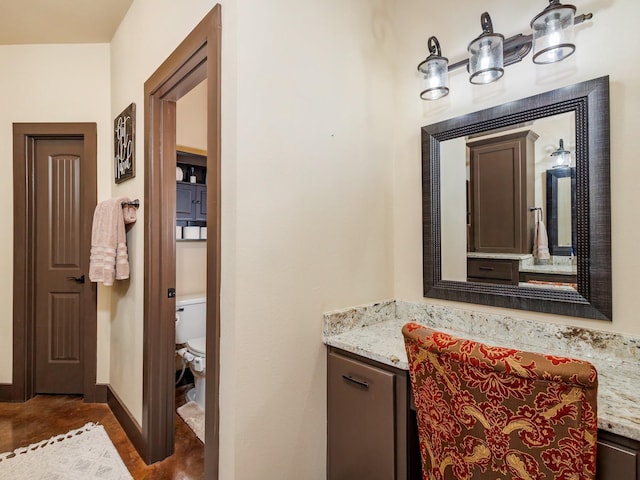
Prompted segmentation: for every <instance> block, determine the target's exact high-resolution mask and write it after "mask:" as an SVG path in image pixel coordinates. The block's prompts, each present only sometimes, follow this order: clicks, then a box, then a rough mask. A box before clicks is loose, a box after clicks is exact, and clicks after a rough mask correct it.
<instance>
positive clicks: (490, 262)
mask: <svg viewBox="0 0 640 480" xmlns="http://www.w3.org/2000/svg"><path fill="white" fill-rule="evenodd" d="M467 276H468V277H471V278H478V279H492V280H507V281H509V282H515V283H514V285H517V284H518V261H517V260H503V259H486V258H469V259H467Z"/></svg>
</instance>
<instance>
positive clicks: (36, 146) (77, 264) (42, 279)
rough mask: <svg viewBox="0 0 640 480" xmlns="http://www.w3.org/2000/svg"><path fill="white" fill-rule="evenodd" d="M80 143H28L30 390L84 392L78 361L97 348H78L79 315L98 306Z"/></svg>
mask: <svg viewBox="0 0 640 480" xmlns="http://www.w3.org/2000/svg"><path fill="white" fill-rule="evenodd" d="M83 148H84V147H83V139H82V138H81V137H80V138H77V137H75V138H68V137H58V138H36V139H35V140H34V143H33V153H34V155H33V158H34V163H35V165H34V167H35V168H34V171H35V172H34V173H35V184H34V186H35V188H34V196H35V199H34V200H35V207H36V208H35V215H34V216H35V219H34V220H35V242H34V245H35V278H36V280H35V365H36V369H35V393H58V394H73V393H77V394H82V393H83V380H84V365H83V362H84V361H85V356H86V355H89V354H92V355H95V352H84V351H83V348H82V346H83V338H84V335H85V334H86V333H87V332H86V331H85V327H84V323H85V322H84V320H85V318H86V317H88V312H90V311H91V310H90V309H91V308H93V309H94V310H95V304H93V302H94V297H93V295H92V293H91V284H90V283H89V281H88V278H87V274H88V267H89V265H88V262H89V250H90V246H91V245H90V244H91V222H92V216H93V209H94V207H95V197H93V192H92V188H89V187H88V186H89V185H91V182H93V183H94V184H95V178H87V176H89V177H91V175H90V174H89V173H88V172H89V171H90V170H91V168H83ZM85 170H86V172H84V171H85ZM83 173H84V175H83ZM84 186H87V187H84ZM92 304H93V305H92Z"/></svg>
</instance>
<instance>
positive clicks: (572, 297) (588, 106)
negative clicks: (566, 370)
mask: <svg viewBox="0 0 640 480" xmlns="http://www.w3.org/2000/svg"><path fill="white" fill-rule="evenodd" d="M563 115H564V116H566V117H568V118H569V119H570V122H571V123H572V125H574V127H573V128H574V131H573V132H572V133H571V136H567V134H566V132H565V133H562V135H563V136H564V138H565V141H566V142H567V143H570V144H571V145H572V146H573V150H574V153H573V155H574V157H575V233H572V235H575V248H574V253H575V258H573V259H572V260H571V261H572V262H574V264H575V266H574V267H573V268H574V269H575V278H576V281H575V284H571V285H573V286H572V287H571V286H567V285H560V286H556V285H555V283H557V282H536V283H533V282H531V283H530V282H522V281H521V279H522V273H523V272H518V268H519V267H518V262H522V260H520V259H519V257H515V259H514V257H513V256H511V257H509V258H508V259H505V258H494V260H495V261H496V262H498V264H497V265H498V266H497V268H495V269H494V266H493V265H492V266H491V267H489V266H484V267H483V266H482V264H480V265H479V266H476V267H473V268H476V269H477V270H478V271H480V272H481V273H482V272H484V273H487V272H489V273H490V275H498V273H499V272H500V271H502V270H505V271H506V272H507V275H506V276H508V275H511V276H512V277H513V278H511V279H510V280H509V279H507V280H504V281H503V280H500V283H498V282H493V281H483V280H480V281H478V280H477V279H475V277H474V276H473V275H470V269H471V268H472V267H471V263H470V257H471V256H472V253H473V252H469V251H468V250H469V249H468V247H467V246H466V245H468V244H469V240H468V237H469V233H468V219H469V218H470V217H472V215H470V214H469V212H468V211H465V208H466V207H465V203H466V204H468V203H469V201H468V198H469V190H468V188H469V187H468V185H469V183H468V181H467V179H466V178H465V171H464V170H465V158H466V160H467V161H468V159H469V148H468V147H466V145H467V142H469V140H471V139H474V138H477V137H478V136H480V135H487V134H494V135H510V134H511V133H510V132H511V131H512V130H513V129H516V130H523V129H527V130H533V131H535V130H536V129H538V128H539V127H538V126H537V122H541V121H547V120H548V119H550V118H552V117H556V116H563ZM540 128H541V127H540ZM609 128H610V127H609V77H608V76H606V77H601V78H597V79H594V80H589V81H585V82H582V83H578V84H574V85H570V86H567V87H563V88H559V89H556V90H553V91H550V92H546V93H542V94H539V95H535V96H532V97H528V98H524V99H521V100H516V101H513V102H509V103H506V104H504V105H499V106H496V107H492V108H489V109H486V110H482V111H478V112H474V113H470V114H467V115H463V116H460V117H456V118H452V119H450V120H445V121H442V122H438V123H435V124H432V125H428V126H425V127H423V128H422V202H423V205H422V207H423V219H422V224H423V286H424V296H425V297H430V298H440V299H445V300H453V301H459V302H467V303H476V304H483V305H491V306H496V307H506V308H515V309H523V310H532V311H538V312H545V313H553V314H560V315H569V316H575V317H585V318H593V319H602V320H611V317H612V302H611V203H610V185H609V147H610V140H609ZM534 133H535V132H534ZM529 137H532V138H534V140H535V139H536V138H537V133H536V135H534V136H531V135H529ZM456 145H457V147H456ZM454 147H456V148H458V149H460V148H461V150H456V148H454ZM465 148H466V150H465ZM522 149H524V147H522ZM459 157H462V160H461V161H460V160H459ZM536 161H537V159H534V160H533V162H534V163H535V162H536ZM458 165H460V166H458ZM466 168H467V170H468V167H466ZM449 171H458V174H457V175H451V174H450V173H447V172H449ZM514 178H515V177H514ZM451 179H455V182H454V183H455V184H456V185H461V187H460V188H459V189H458V188H457V187H452V185H450V182H451ZM534 180H535V179H534ZM472 190H473V188H472ZM452 192H453V193H452ZM474 198H477V195H474ZM533 202H536V200H534V201H533ZM541 202H543V201H542V200H541ZM531 203H532V201H531V200H530V199H527V200H526V201H522V202H520V203H519V205H521V207H522V208H521V212H520V213H519V215H520V216H521V218H522V219H524V220H518V221H517V222H514V223H517V224H518V226H520V222H522V221H525V220H526V221H527V222H528V221H530V218H531V217H527V213H526V212H533V211H535V210H539V209H540V208H537V207H541V206H542V205H537V204H535V203H534V204H533V205H532V204H531ZM458 204H460V205H461V207H460V209H458V210H456V205H458ZM543 205H544V203H543ZM458 211H459V212H460V214H458V213H457V212H458ZM530 214H531V213H529V215H530ZM452 218H454V219H455V221H454V223H455V224H456V226H455V228H454V229H453V231H457V232H459V233H457V234H455V235H451V234H450V233H449V232H451V231H452V230H451V228H449V227H448V226H447V225H448V223H451V222H450V221H451V219H452ZM443 219H444V220H445V226H447V228H445V238H444V241H443V229H442V225H443V223H442V222H443ZM458 219H459V220H458ZM456 229H457V230H456ZM524 235H525V236H527V235H530V236H531V238H533V231H532V230H526V231H525V233H524ZM463 238H464V241H462V240H461V241H460V242H457V243H461V244H462V245H461V246H460V248H458V250H457V252H458V253H457V254H456V253H455V252H454V254H451V250H452V249H453V247H452V244H455V243H456V242H452V241H451V240H453V239H463ZM443 245H444V247H445V255H444V256H443ZM476 255H477V254H476ZM492 255H493V256H494V257H499V256H500V254H495V253H494V254H492ZM511 255H513V254H511ZM521 256H522V257H527V256H530V255H529V254H528V253H526V252H525V253H522V254H521ZM485 257H489V255H487V254H485ZM455 264H459V266H460V268H458V269H457V270H456V268H452V267H455ZM483 268H484V270H483ZM490 270H491V271H490ZM456 271H457V272H464V273H458V274H456V273H455V272H456ZM443 272H444V275H443ZM450 272H454V273H450ZM490 275H489V276H490Z"/></svg>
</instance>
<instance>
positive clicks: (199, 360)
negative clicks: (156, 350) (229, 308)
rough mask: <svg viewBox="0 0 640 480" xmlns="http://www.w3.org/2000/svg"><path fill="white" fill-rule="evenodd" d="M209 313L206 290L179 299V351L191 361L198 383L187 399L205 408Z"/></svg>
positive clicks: (177, 317)
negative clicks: (199, 293)
mask: <svg viewBox="0 0 640 480" xmlns="http://www.w3.org/2000/svg"><path fill="white" fill-rule="evenodd" d="M206 314H207V299H206V296H205V295H204V294H202V295H191V296H185V297H178V298H177V299H176V353H177V354H178V355H179V356H181V357H182V358H183V359H184V361H185V362H187V364H188V365H189V369H190V370H191V372H192V373H193V378H194V380H195V387H194V388H192V389H191V390H189V391H188V392H187V400H188V401H193V402H196V403H197V404H198V405H199V406H200V407H201V408H202V409H203V410H204V392H205V366H206V353H207V350H206V331H207V330H206Z"/></svg>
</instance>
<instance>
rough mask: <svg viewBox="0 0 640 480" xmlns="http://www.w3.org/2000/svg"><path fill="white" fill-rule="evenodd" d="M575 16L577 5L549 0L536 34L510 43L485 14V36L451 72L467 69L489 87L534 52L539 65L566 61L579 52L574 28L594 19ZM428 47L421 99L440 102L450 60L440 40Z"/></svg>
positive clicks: (475, 80)
mask: <svg viewBox="0 0 640 480" xmlns="http://www.w3.org/2000/svg"><path fill="white" fill-rule="evenodd" d="M575 12H576V7H575V6H573V5H563V4H561V3H560V1H559V0H549V5H547V7H546V8H545V9H544V10H543V11H542V12H541V13H539V14H538V15H536V16H535V17H533V20H531V30H532V33H530V34H522V33H519V34H517V35H514V36H512V37H509V38H507V39H505V38H504V37H503V36H502V35H500V34H497V33H494V32H493V25H492V22H491V17H490V16H489V14H488V13H487V12H485V13H483V14H482V16H481V18H480V22H481V25H482V34H481V35H480V36H479V37H478V38H476V39H475V40H473V41H472V42H471V43H470V44H469V47H468V51H469V58H466V59H464V60H461V61H459V62H456V63H453V64H449V66H448V71H452V70H455V69H457V68H461V67H467V70H468V72H469V81H470V82H471V83H472V84H487V83H491V82H495V81H496V80H498V79H499V78H500V77H502V75H503V74H504V67H507V66H509V65H512V64H514V63H517V62H520V61H521V60H522V59H523V58H524V57H526V56H527V54H528V53H529V52H530V51H531V50H532V49H533V62H534V63H536V64H548V63H554V62H559V61H561V60H564V59H565V58H567V57H568V56H570V55H571V54H572V53H573V52H574V51H575V49H576V46H575V44H574V40H573V38H574V31H573V27H574V25H578V24H580V23H582V22H584V21H585V20H591V18H593V14H591V13H585V14H582V15H578V16H574V15H575ZM428 46H429V53H430V55H429V56H428V57H427V59H426V60H424V61H423V62H421V63H420V65H418V71H419V72H420V75H421V78H422V80H423V83H424V84H423V88H421V90H420V98H422V99H423V100H437V99H439V98H442V97H444V96H445V95H447V94H448V93H449V86H448V83H449V81H448V76H447V75H446V72H443V71H442V70H443V69H444V70H447V66H446V65H447V64H448V60H447V59H446V58H444V57H442V56H441V53H440V44H439V43H438V40H437V39H436V37H433V36H432V37H430V38H429V42H428Z"/></svg>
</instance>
